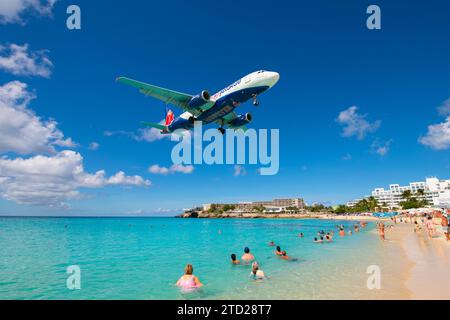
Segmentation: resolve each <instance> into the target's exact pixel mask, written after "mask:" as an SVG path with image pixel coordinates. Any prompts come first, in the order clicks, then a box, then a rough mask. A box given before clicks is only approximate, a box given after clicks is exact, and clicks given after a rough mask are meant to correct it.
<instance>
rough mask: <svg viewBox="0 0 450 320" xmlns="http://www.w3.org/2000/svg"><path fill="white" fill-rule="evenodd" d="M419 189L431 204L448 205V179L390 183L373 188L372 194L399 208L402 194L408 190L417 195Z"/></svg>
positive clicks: (377, 198)
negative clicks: (406, 183)
mask: <svg viewBox="0 0 450 320" xmlns="http://www.w3.org/2000/svg"><path fill="white" fill-rule="evenodd" d="M419 190H423V193H424V194H423V196H422V197H423V198H424V199H426V200H428V203H429V204H430V205H431V206H435V207H446V208H448V207H450V180H439V179H438V178H436V177H433V178H426V179H425V181H419V182H411V183H409V185H406V186H401V185H399V184H390V185H389V189H384V188H375V189H374V190H373V191H372V196H373V197H374V198H375V199H376V200H377V201H378V203H380V205H383V206H384V205H385V206H387V207H389V208H400V207H401V202H402V201H404V199H403V197H402V194H403V192H405V191H410V192H411V193H412V195H413V196H415V195H416V196H420V195H418V192H419ZM359 200H361V199H358V200H354V201H350V202H348V203H347V205H348V206H350V207H351V206H354V205H355V204H356V203H357V202H358V201H359Z"/></svg>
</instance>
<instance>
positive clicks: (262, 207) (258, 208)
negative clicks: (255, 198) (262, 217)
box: [252, 205, 266, 213]
mask: <svg viewBox="0 0 450 320" xmlns="http://www.w3.org/2000/svg"><path fill="white" fill-rule="evenodd" d="M252 209H253V211H256V212H259V213H262V212H264V210H266V208H265V207H264V206H263V205H259V206H254V207H253V208H252Z"/></svg>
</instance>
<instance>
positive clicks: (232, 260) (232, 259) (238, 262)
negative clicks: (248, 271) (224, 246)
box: [231, 253, 241, 264]
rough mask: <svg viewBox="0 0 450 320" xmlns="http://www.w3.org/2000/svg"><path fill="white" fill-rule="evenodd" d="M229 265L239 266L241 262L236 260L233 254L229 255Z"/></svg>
mask: <svg viewBox="0 0 450 320" xmlns="http://www.w3.org/2000/svg"><path fill="white" fill-rule="evenodd" d="M231 263H232V264H240V263H241V262H240V261H239V260H238V259H236V255H235V254H234V253H232V254H231Z"/></svg>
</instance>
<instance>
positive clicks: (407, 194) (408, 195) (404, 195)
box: [402, 190, 412, 200]
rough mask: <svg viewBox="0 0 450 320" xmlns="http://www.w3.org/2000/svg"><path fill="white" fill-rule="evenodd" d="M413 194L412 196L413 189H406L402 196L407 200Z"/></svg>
mask: <svg viewBox="0 0 450 320" xmlns="http://www.w3.org/2000/svg"><path fill="white" fill-rule="evenodd" d="M411 196H412V192H411V190H405V191H403V192H402V198H403V199H405V200H408V199H409V198H411Z"/></svg>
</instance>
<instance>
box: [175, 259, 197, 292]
mask: <svg viewBox="0 0 450 320" xmlns="http://www.w3.org/2000/svg"><path fill="white" fill-rule="evenodd" d="M176 285H177V286H178V287H180V288H181V289H183V290H188V291H190V290H194V289H197V288H200V287H201V286H203V284H202V283H201V282H200V280H199V279H198V278H197V277H196V276H194V267H193V266H192V264H187V265H186V267H185V268H184V275H182V276H181V277H180V279H178V281H177V283H176Z"/></svg>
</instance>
